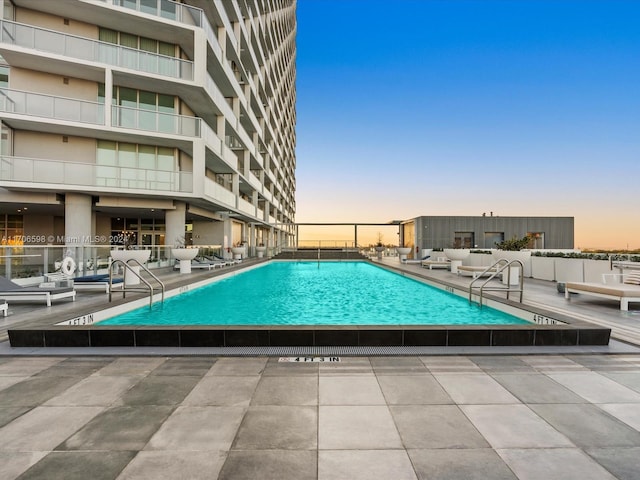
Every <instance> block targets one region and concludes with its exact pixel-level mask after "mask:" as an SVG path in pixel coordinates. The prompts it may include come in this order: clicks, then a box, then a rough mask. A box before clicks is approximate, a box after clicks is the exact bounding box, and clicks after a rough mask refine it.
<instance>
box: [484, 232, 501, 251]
mask: <svg viewBox="0 0 640 480" xmlns="http://www.w3.org/2000/svg"><path fill="white" fill-rule="evenodd" d="M502 242H504V232H484V248H496V243H502Z"/></svg>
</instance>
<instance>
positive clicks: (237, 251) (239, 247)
mask: <svg viewBox="0 0 640 480" xmlns="http://www.w3.org/2000/svg"><path fill="white" fill-rule="evenodd" d="M231 253H233V258H234V259H235V260H242V256H243V255H245V252H244V245H243V244H242V242H236V243H234V244H233V247H231Z"/></svg>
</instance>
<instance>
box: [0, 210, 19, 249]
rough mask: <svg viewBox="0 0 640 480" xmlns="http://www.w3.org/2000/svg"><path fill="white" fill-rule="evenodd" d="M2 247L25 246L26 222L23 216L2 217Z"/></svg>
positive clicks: (0, 219) (0, 230)
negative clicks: (23, 239) (23, 238)
mask: <svg viewBox="0 0 640 480" xmlns="http://www.w3.org/2000/svg"><path fill="white" fill-rule="evenodd" d="M0 232H1V233H2V245H23V241H22V237H23V235H24V220H23V218H22V215H6V214H5V215H0Z"/></svg>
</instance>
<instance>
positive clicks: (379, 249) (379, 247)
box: [374, 232, 385, 260]
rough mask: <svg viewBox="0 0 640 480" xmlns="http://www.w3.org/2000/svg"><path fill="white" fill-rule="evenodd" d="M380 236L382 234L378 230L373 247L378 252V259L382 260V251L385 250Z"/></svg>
mask: <svg viewBox="0 0 640 480" xmlns="http://www.w3.org/2000/svg"><path fill="white" fill-rule="evenodd" d="M382 238H383V237H382V234H381V233H380V232H378V240H377V241H376V244H375V247H374V248H375V250H376V252H378V260H382V252H384V250H385V247H384V244H383V243H382Z"/></svg>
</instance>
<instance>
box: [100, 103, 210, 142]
mask: <svg viewBox="0 0 640 480" xmlns="http://www.w3.org/2000/svg"><path fill="white" fill-rule="evenodd" d="M200 122H201V120H200V118H198V117H189V116H185V115H175V114H172V113H163V112H155V111H153V110H144V109H141V108H129V107H120V106H116V105H113V106H112V107H111V125H112V126H114V127H122V128H131V129H136V130H145V131H150V132H158V133H168V134H171V135H181V136H188V137H200Z"/></svg>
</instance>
